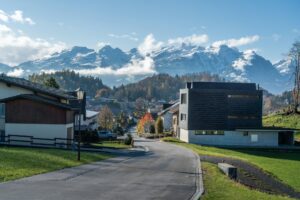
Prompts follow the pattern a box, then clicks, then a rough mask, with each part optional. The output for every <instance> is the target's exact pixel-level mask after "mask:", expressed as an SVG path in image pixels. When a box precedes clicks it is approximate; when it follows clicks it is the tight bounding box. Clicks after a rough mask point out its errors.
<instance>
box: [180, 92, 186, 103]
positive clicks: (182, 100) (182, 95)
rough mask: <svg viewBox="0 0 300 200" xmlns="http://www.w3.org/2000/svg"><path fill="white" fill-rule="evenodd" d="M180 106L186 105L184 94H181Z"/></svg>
mask: <svg viewBox="0 0 300 200" xmlns="http://www.w3.org/2000/svg"><path fill="white" fill-rule="evenodd" d="M180 99H181V104H186V102H187V99H186V93H183V94H181V98H180Z"/></svg>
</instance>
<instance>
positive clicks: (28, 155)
mask: <svg viewBox="0 0 300 200" xmlns="http://www.w3.org/2000/svg"><path fill="white" fill-rule="evenodd" d="M76 155H77V154H76V152H72V151H66V150H59V149H36V148H21V147H0V182H3V181H8V180H14V179H18V178H22V177H27V176H32V175H35V174H40V173H45V172H49V171H54V170H58V169H62V168H66V167H73V166H77V165H81V164H85V163H90V162H94V161H99V160H103V159H107V158H110V157H111V156H110V155H106V154H100V153H85V152H82V153H81V161H80V162H78V161H77V156H76Z"/></svg>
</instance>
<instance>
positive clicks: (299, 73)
mask: <svg viewBox="0 0 300 200" xmlns="http://www.w3.org/2000/svg"><path fill="white" fill-rule="evenodd" d="M289 56H291V58H292V59H293V60H296V66H295V71H294V76H295V79H294V89H293V101H294V102H293V111H294V113H298V107H299V101H300V99H299V98H300V41H296V42H294V44H293V47H292V48H291V50H290V52H289Z"/></svg>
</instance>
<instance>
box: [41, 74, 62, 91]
mask: <svg viewBox="0 0 300 200" xmlns="http://www.w3.org/2000/svg"><path fill="white" fill-rule="evenodd" d="M44 85H45V86H47V87H51V88H55V89H59V85H58V83H57V82H56V80H55V78H53V77H50V78H49V79H47V80H46V81H45V82H44Z"/></svg>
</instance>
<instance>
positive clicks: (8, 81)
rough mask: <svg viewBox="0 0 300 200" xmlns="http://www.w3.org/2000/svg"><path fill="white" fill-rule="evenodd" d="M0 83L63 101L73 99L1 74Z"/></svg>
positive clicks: (47, 88)
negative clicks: (62, 99)
mask: <svg viewBox="0 0 300 200" xmlns="http://www.w3.org/2000/svg"><path fill="white" fill-rule="evenodd" d="M0 82H4V83H6V84H10V85H14V86H18V87H21V88H25V89H28V90H32V91H35V92H39V93H43V94H47V95H50V96H54V97H59V98H64V99H73V98H75V97H74V96H71V95H69V94H67V93H66V92H65V91H62V90H58V89H55V88H50V87H47V86H44V85H42V84H39V83H34V82H31V81H28V80H26V79H23V78H15V77H10V76H6V75H4V74H1V75H0Z"/></svg>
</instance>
